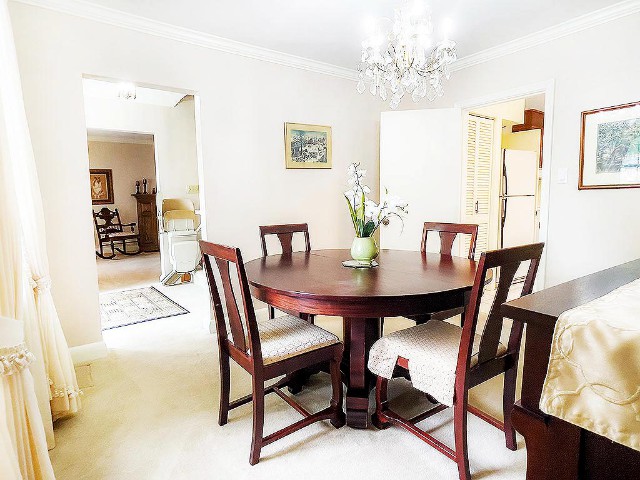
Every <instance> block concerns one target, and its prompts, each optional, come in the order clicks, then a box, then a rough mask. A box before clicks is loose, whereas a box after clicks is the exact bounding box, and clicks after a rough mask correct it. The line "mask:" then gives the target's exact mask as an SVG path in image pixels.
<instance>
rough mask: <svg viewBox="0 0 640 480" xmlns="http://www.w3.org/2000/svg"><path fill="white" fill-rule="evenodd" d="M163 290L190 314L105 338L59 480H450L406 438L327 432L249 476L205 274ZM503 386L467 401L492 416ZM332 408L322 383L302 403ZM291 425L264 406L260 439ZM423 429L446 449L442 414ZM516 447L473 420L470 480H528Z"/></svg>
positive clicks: (297, 437) (245, 420) (239, 382)
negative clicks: (224, 384) (229, 407)
mask: <svg viewBox="0 0 640 480" xmlns="http://www.w3.org/2000/svg"><path fill="white" fill-rule="evenodd" d="M159 288H160V289H161V291H162V292H163V293H165V294H166V295H168V296H170V297H171V298H172V299H173V300H175V301H176V302H178V303H180V304H181V305H183V306H185V307H186V308H187V309H188V310H189V311H190V312H191V313H189V314H188V315H182V316H180V317H172V318H165V319H160V320H155V321H153V322H146V323H141V324H137V325H132V326H128V327H124V328H117V329H114V330H109V331H106V332H104V338H105V341H106V342H107V345H108V347H109V349H110V350H109V357H108V358H107V359H104V360H101V361H97V362H95V363H93V364H92V365H91V367H90V368H89V367H81V368H79V369H78V372H79V380H80V383H81V384H82V386H83V388H84V391H85V395H84V398H83V404H84V409H83V411H82V412H81V413H80V414H79V415H77V416H75V417H73V418H70V419H67V420H63V421H59V422H57V423H56V425H55V434H56V441H57V446H56V448H55V449H53V450H52V451H51V457H52V460H53V465H54V468H55V472H56V477H57V478H58V480H82V479H119V480H127V479H131V480H134V479H135V480H141V479H153V480H165V479H166V480H169V479H171V480H174V479H189V480H197V479H221V480H222V479H245V478H246V479H249V478H251V479H267V478H281V479H288V478H291V479H293V478H304V479H316V478H317V479H320V478H337V479H341V478H348V477H352V478H370V479H395V478H406V479H409V478H415V479H429V480H438V479H456V478H457V469H456V466H455V464H454V463H453V462H452V461H450V460H449V459H447V458H446V457H444V456H443V455H441V454H439V453H438V452H437V451H436V450H434V449H433V448H431V447H429V446H428V445H426V444H424V443H422V442H421V441H419V440H418V439H416V438H414V437H413V436H411V435H410V434H408V433H407V432H405V431H403V430H400V429H398V428H391V429H388V430H384V431H378V430H375V429H374V428H373V427H372V428H371V429H369V430H364V431H363V430H355V429H351V428H349V427H346V426H345V427H343V428H341V429H339V430H336V429H334V428H333V427H331V426H330V425H329V423H320V424H315V425H312V426H310V427H307V428H305V429H303V430H301V431H299V432H297V433H296V434H294V435H291V436H289V437H286V438H285V439H283V440H280V441H278V442H275V443H274V444H272V445H269V446H267V447H265V448H264V449H263V452H262V459H261V461H260V463H259V464H258V465H256V466H254V467H251V466H250V465H249V462H248V459H249V446H250V433H251V405H250V404H249V405H245V406H243V407H241V408H238V409H236V410H234V411H232V412H231V414H230V422H229V424H228V425H226V426H224V427H220V426H218V424H217V408H218V407H217V404H218V395H219V379H218V366H217V348H216V340H215V336H214V335H212V334H210V333H208V332H207V331H206V329H205V328H204V326H203V325H204V324H206V323H207V321H208V320H207V319H208V315H209V306H208V299H207V292H206V285H205V282H204V278H203V277H202V272H199V275H197V277H196V282H195V283H194V284H190V285H182V286H177V287H170V288H162V287H159ZM259 313H260V314H265V313H266V312H264V311H260V312H259ZM403 322H405V323H403ZM406 322H407V321H406V320H402V319H390V320H387V321H386V325H385V330H387V331H389V330H392V329H395V328H401V327H403V326H408V325H410V323H409V324H407V323H406ZM318 323H319V324H320V325H321V326H323V327H325V328H328V329H329V330H332V331H334V332H336V333H339V332H341V328H342V327H341V320H340V319H337V318H327V317H320V318H319V319H318ZM500 387H501V380H500V379H497V381H496V382H493V383H490V384H489V385H485V386H483V387H480V388H482V390H475V391H472V392H473V396H472V402H473V403H475V404H476V405H479V406H481V407H482V408H484V409H485V410H487V411H489V412H490V413H493V414H495V413H496V411H499V405H500ZM249 392H250V383H249V376H248V375H247V374H246V373H244V371H242V370H241V369H240V368H238V367H232V397H238V396H241V395H244V394H246V393H249ZM391 393H392V395H393V396H394V397H395V399H394V401H395V402H396V403H397V404H402V405H403V407H408V408H412V407H413V406H415V404H416V402H418V401H420V396H419V395H415V393H414V392H412V391H411V390H409V389H408V388H407V384H406V383H405V382H404V381H399V382H397V383H395V388H394V389H393V390H392V392H391ZM329 397H330V389H329V382H328V377H326V376H324V375H317V376H315V377H314V379H313V380H312V383H311V384H310V385H309V386H308V387H306V388H305V390H304V391H303V392H302V393H301V394H300V395H299V399H300V401H301V403H303V405H305V406H307V408H309V409H311V410H314V409H320V408H323V407H324V406H325V405H326V404H327V402H328V400H329ZM298 418H299V416H298V414H297V413H296V412H295V411H294V410H292V409H291V408H290V407H288V406H287V405H286V404H285V403H284V402H283V401H282V400H281V399H279V398H278V397H277V396H274V395H269V396H268V397H267V401H266V421H265V434H268V433H270V432H273V431H275V430H276V429H278V428H280V427H282V426H284V425H285V424H287V423H290V422H293V421H295V420H297V419H298ZM425 425H430V426H431V431H432V432H433V433H434V434H435V435H437V436H438V437H439V438H441V439H443V440H444V441H447V442H449V444H452V443H451V442H452V441H453V432H452V421H451V413H450V412H449V411H445V412H442V413H440V414H438V415H436V416H435V417H433V418H431V419H429V420H427V421H425V422H423V424H422V426H423V427H425ZM519 444H520V448H519V450H518V451H517V452H512V451H510V450H507V449H506V448H505V446H504V437H503V435H502V433H501V432H500V431H498V430H497V429H495V428H494V427H491V426H490V425H488V424H487V423H485V422H483V421H481V420H479V419H477V418H475V417H474V416H472V415H470V416H469V450H470V463H471V471H472V474H473V476H474V479H489V478H490V479H496V480H498V479H523V478H524V477H525V468H526V452H525V449H524V442H523V441H522V439H521V438H519Z"/></svg>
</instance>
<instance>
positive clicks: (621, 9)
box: [450, 0, 640, 71]
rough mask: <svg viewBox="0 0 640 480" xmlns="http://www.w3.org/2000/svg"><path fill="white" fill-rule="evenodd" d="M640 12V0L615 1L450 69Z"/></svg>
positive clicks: (485, 51)
mask: <svg viewBox="0 0 640 480" xmlns="http://www.w3.org/2000/svg"><path fill="white" fill-rule="evenodd" d="M638 12H640V0H626V1H624V2H620V3H616V4H613V5H611V6H608V7H604V8H601V9H599V10H595V11H593V12H590V13H587V14H585V15H581V16H579V17H576V18H572V19H571V20H568V21H566V22H563V23H559V24H557V25H553V26H552V27H548V28H545V29H543V30H539V31H537V32H535V33H532V34H530V35H526V36H524V37H520V38H517V39H515V40H512V41H510V42H506V43H503V44H502V45H497V46H495V47H491V48H487V49H486V50H482V51H480V52H477V53H474V54H472V55H467V56H466V57H462V58H460V59H459V60H457V61H456V62H455V63H454V64H452V65H451V67H450V69H451V71H456V70H462V69H464V68H469V67H472V66H474V65H478V64H480V63H484V62H488V61H491V60H494V59H496V58H500V57H504V56H506V55H511V54H512V53H516V52H519V51H521V50H525V49H527V48H531V47H535V46H537V45H542V44H543V43H548V42H551V41H553V40H556V39H558V38H562V37H566V36H567V35H572V34H574V33H578V32H580V31H582V30H587V29H589V28H592V27H596V26H598V25H601V24H603V23H607V22H610V21H612V20H616V19H618V18H622V17H625V16H627V15H633V14H634V13H638Z"/></svg>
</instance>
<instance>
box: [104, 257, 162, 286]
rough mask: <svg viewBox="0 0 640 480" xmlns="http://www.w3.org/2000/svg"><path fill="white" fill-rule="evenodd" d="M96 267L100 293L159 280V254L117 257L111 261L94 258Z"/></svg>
mask: <svg viewBox="0 0 640 480" xmlns="http://www.w3.org/2000/svg"><path fill="white" fill-rule="evenodd" d="M96 265H97V267H98V288H99V289H100V291H101V292H108V291H111V290H125V289H128V288H135V287H142V286H145V285H151V284H153V283H157V282H158V281H159V279H160V252H150V253H141V254H140V255H134V256H130V257H127V256H125V255H117V256H116V257H115V258H113V259H111V260H105V259H103V258H99V257H96Z"/></svg>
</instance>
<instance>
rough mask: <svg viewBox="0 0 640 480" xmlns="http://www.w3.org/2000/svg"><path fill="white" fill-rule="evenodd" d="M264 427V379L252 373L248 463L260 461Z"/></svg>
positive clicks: (253, 463)
mask: <svg viewBox="0 0 640 480" xmlns="http://www.w3.org/2000/svg"><path fill="white" fill-rule="evenodd" d="M263 428H264V380H263V379H262V375H256V373H255V372H254V374H253V438H252V440H251V454H250V456H249V463H250V464H251V465H255V464H256V463H258V462H259V461H260V450H262V433H263Z"/></svg>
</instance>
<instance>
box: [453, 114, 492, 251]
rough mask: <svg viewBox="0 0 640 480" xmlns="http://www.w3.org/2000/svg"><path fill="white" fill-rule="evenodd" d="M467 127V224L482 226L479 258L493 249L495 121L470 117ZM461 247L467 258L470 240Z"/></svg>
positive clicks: (465, 194) (465, 219) (465, 201)
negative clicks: (491, 218) (490, 222)
mask: <svg viewBox="0 0 640 480" xmlns="http://www.w3.org/2000/svg"><path fill="white" fill-rule="evenodd" d="M466 127H467V129H466V143H465V146H464V154H465V158H466V162H465V185H464V190H463V191H464V212H463V215H464V222H465V223H476V224H478V241H477V244H476V258H479V257H480V254H481V253H482V252H485V251H487V250H488V247H489V212H490V209H491V167H492V160H493V159H492V157H493V130H494V120H493V119H490V118H484V117H478V116H475V115H468V116H467V125H466ZM460 248H461V251H460V254H461V255H463V256H464V255H466V252H467V251H468V249H469V239H468V238H466V239H465V240H464V242H462V244H461V246H460Z"/></svg>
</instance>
